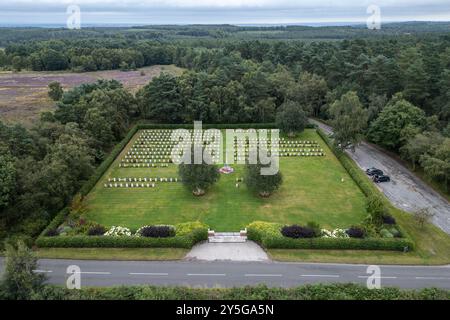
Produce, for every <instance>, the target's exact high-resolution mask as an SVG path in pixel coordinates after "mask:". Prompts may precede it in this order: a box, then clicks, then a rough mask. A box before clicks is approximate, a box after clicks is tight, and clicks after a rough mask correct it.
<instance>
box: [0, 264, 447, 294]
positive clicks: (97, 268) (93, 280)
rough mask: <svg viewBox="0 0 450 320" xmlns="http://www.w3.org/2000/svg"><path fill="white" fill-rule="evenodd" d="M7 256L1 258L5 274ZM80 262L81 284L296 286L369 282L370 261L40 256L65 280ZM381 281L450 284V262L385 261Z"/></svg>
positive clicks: (53, 275)
mask: <svg viewBox="0 0 450 320" xmlns="http://www.w3.org/2000/svg"><path fill="white" fill-rule="evenodd" d="M3 262H4V260H3V259H2V258H0V273H1V272H3V267H4V266H3ZM71 265H76V266H79V267H80V276H81V286H102V287H105V286H116V285H143V284H151V285H161V286H163V285H164V286H175V285H181V286H190V287H205V288H211V287H233V286H243V285H257V284H266V285H268V286H276V287H293V286H299V285H304V284H310V283H327V282H345V283H349V282H353V283H360V284H363V285H364V284H366V283H367V278H368V276H369V275H371V274H372V273H367V267H368V266H367V265H351V264H311V263H281V262H200V261H164V262H156V261H153V262H152V261H89V260H49V259H42V260H39V269H37V270H35V272H41V273H45V274H46V275H47V277H48V282H49V283H52V284H58V285H65V284H66V279H67V277H68V274H67V272H66V271H67V267H68V266H71ZM380 270H381V273H380V274H379V275H378V276H377V279H379V280H380V282H381V286H382V287H383V286H389V287H400V288H424V287H437V288H443V289H450V266H436V267H422V266H420V267H419V266H380Z"/></svg>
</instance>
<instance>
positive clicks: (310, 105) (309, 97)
mask: <svg viewBox="0 0 450 320" xmlns="http://www.w3.org/2000/svg"><path fill="white" fill-rule="evenodd" d="M327 91H328V87H327V83H326V81H325V79H324V78H322V77H320V76H318V75H316V74H311V73H308V72H304V73H302V74H301V75H300V79H299V81H298V83H297V85H296V86H294V87H293V92H291V93H290V96H291V99H292V100H294V101H296V102H297V103H299V104H300V105H301V106H302V107H303V108H304V109H305V111H307V112H308V114H312V115H313V116H314V117H318V116H319V115H320V114H321V108H322V106H323V105H324V103H325V96H326V94H327Z"/></svg>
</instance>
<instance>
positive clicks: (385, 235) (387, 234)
mask: <svg viewBox="0 0 450 320" xmlns="http://www.w3.org/2000/svg"><path fill="white" fill-rule="evenodd" d="M380 235H381V236H382V237H383V238H393V237H394V236H393V235H392V233H390V232H389V230H387V229H381V230H380Z"/></svg>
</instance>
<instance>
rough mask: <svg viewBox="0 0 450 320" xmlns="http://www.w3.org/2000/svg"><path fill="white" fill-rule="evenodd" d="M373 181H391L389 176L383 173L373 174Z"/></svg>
mask: <svg viewBox="0 0 450 320" xmlns="http://www.w3.org/2000/svg"><path fill="white" fill-rule="evenodd" d="M373 181H374V182H375V183H380V182H389V181H391V178H390V177H389V176H385V175H375V176H374V177H373Z"/></svg>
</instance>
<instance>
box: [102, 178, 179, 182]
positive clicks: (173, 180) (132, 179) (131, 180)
mask: <svg viewBox="0 0 450 320" xmlns="http://www.w3.org/2000/svg"><path fill="white" fill-rule="evenodd" d="M179 181H181V179H179V178H161V177H159V178H158V177H156V178H109V179H108V182H179Z"/></svg>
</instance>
